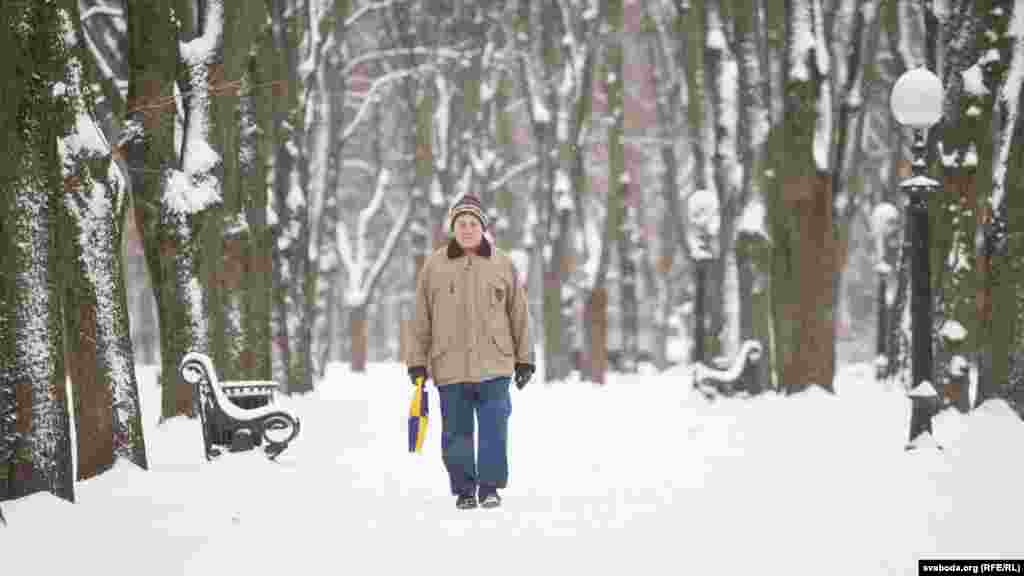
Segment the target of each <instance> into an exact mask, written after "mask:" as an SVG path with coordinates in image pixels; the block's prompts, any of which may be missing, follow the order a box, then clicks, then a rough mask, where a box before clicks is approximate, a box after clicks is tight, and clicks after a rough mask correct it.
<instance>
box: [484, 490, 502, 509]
mask: <svg viewBox="0 0 1024 576" xmlns="http://www.w3.org/2000/svg"><path fill="white" fill-rule="evenodd" d="M480 506H481V507H483V508H497V507H498V506H501V496H498V491H497V490H495V489H494V488H489V489H481V490H480Z"/></svg>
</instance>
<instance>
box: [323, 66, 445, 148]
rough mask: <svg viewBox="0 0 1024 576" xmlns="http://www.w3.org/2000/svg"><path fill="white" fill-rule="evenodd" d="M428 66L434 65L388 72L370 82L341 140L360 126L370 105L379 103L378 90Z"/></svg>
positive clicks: (344, 139)
mask: <svg viewBox="0 0 1024 576" xmlns="http://www.w3.org/2000/svg"><path fill="white" fill-rule="evenodd" d="M428 68H432V66H420V67H419V68H414V69H411V70H410V69H402V70H395V71H394V72H388V73H387V74H384V75H382V76H379V77H378V78H376V79H374V81H373V83H371V84H370V87H369V89H367V91H366V94H365V97H364V98H363V101H362V102H361V103H360V104H359V110H358V111H356V115H355V117H354V118H353V119H352V122H350V123H349V125H348V126H347V127H345V129H344V130H343V131H342V133H341V141H342V142H345V141H347V140H348V139H349V138H350V137H351V136H352V134H353V133H354V132H355V131H356V129H357V128H359V125H360V124H361V123H362V122H363V118H364V117H365V116H366V113H367V112H368V111H369V110H370V106H372V105H374V104H376V103H377V100H378V99H377V98H376V93H377V91H379V90H381V89H382V88H383V87H386V86H387V85H389V84H390V83H392V82H394V81H396V80H401V79H402V78H405V77H406V76H411V75H414V74H417V73H418V72H419V71H420V70H421V69H428Z"/></svg>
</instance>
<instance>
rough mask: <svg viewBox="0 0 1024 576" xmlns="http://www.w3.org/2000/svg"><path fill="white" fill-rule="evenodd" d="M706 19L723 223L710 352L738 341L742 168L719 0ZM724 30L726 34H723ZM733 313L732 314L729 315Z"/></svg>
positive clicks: (714, 164) (711, 298)
mask: <svg viewBox="0 0 1024 576" xmlns="http://www.w3.org/2000/svg"><path fill="white" fill-rule="evenodd" d="M704 17H705V22H706V27H705V28H706V35H705V50H704V70H705V73H706V75H707V78H708V82H707V97H708V101H709V104H710V105H709V107H708V113H709V115H710V120H711V121H710V122H709V124H710V125H711V126H713V127H714V128H713V130H712V131H711V132H710V133H709V135H708V139H707V149H708V150H710V151H711V158H710V160H711V164H710V167H711V175H712V178H711V180H710V181H711V182H713V183H714V186H713V187H712V189H713V190H715V192H716V193H717V195H718V202H719V206H720V207H721V223H722V226H721V228H720V231H719V234H718V238H717V242H716V244H717V245H718V248H717V250H716V251H715V252H716V254H715V256H716V258H714V259H713V260H712V261H711V278H710V280H711V287H710V288H711V289H710V290H708V291H707V292H706V295H707V298H708V300H707V305H708V307H707V310H708V312H709V316H708V320H709V323H710V328H711V329H710V331H709V333H708V340H709V344H710V348H709V350H708V352H709V354H710V356H709V358H708V359H710V358H712V357H714V355H716V354H720V353H723V352H728V351H729V350H728V348H732V347H736V348H737V349H738V341H737V335H736V332H735V329H733V330H728V327H729V326H730V324H732V323H730V322H729V321H728V320H729V319H728V318H727V316H731V317H732V320H734V321H735V320H738V318H737V314H736V312H737V310H730V308H731V307H733V306H734V305H735V304H736V301H737V300H738V294H737V286H736V284H735V282H730V281H728V280H732V279H733V274H731V272H734V271H735V268H734V266H735V264H736V261H735V259H734V258H733V240H734V238H733V231H734V230H735V220H736V217H737V215H738V213H739V208H740V206H741V204H742V202H743V198H742V194H743V181H742V177H743V167H742V165H741V163H740V156H739V150H738V147H739V142H738V136H739V121H740V116H739V113H740V109H739V102H738V97H739V89H738V85H737V76H738V63H737V61H736V57H735V54H734V53H733V51H732V50H731V47H730V43H729V36H730V35H731V34H732V32H731V31H730V30H727V25H726V23H725V22H723V18H722V15H721V13H720V8H719V3H718V1H717V0H709V1H707V2H705V7H704ZM727 33H728V34H727ZM730 312H731V314H730Z"/></svg>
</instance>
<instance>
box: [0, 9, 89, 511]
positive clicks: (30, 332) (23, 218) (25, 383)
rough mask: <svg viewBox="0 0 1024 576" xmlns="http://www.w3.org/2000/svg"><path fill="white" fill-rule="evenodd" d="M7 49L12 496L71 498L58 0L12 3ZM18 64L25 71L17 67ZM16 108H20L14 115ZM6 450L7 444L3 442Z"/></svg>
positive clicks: (65, 110)
mask: <svg viewBox="0 0 1024 576" xmlns="http://www.w3.org/2000/svg"><path fill="white" fill-rule="evenodd" d="M0 18H2V20H3V22H4V25H3V26H4V27H5V28H4V31H3V33H2V34H0V36H3V37H5V39H4V40H3V41H0V47H3V48H5V49H6V51H5V60H11V62H10V63H9V64H10V65H11V66H12V69H9V70H3V71H4V72H10V73H11V74H10V75H8V76H5V77H6V78H7V79H8V84H7V85H6V87H5V90H6V92H5V102H6V104H5V105H4V106H3V107H2V108H3V110H2V111H0V126H4V127H5V129H6V133H5V136H6V139H5V142H6V146H7V149H6V150H7V155H8V159H7V160H5V161H4V162H3V163H2V164H0V184H2V189H3V190H4V191H5V203H6V204H9V205H8V206H6V207H5V209H4V210H3V211H2V212H0V215H2V216H4V223H3V225H2V228H3V232H4V237H5V239H6V241H7V242H8V248H7V249H6V250H4V252H5V253H6V254H5V256H4V264H5V266H4V268H3V274H4V276H5V281H4V285H5V290H4V292H5V296H4V297H3V298H8V299H9V300H8V301H7V302H6V306H5V308H9V309H10V311H9V312H5V316H6V320H5V321H4V322H3V323H4V324H6V326H5V327H4V328H5V330H9V331H10V336H9V340H8V339H7V338H5V342H6V344H7V346H6V347H5V349H4V350H2V352H3V354H4V357H3V358H0V360H2V361H3V363H4V364H5V367H4V369H3V371H2V372H0V376H2V377H3V380H2V381H0V390H2V391H4V393H3V394H0V400H3V401H4V404H5V406H2V407H0V413H3V414H4V415H5V418H6V422H4V428H5V430H6V431H7V432H8V436H7V437H6V438H5V439H4V443H5V444H6V443H7V442H9V441H10V439H11V438H10V436H9V429H10V426H11V421H10V401H11V396H10V392H11V390H12V389H13V391H14V403H15V421H14V422H13V424H14V427H15V429H16V430H17V431H18V432H19V433H20V434H21V437H20V440H19V442H18V446H17V448H16V453H15V455H14V457H15V466H14V475H13V478H10V480H11V485H10V491H9V492H10V494H9V495H10V496H11V497H14V498H17V497H20V496H24V495H27V494H31V493H33V492H38V491H47V492H51V493H53V494H54V495H56V496H58V497H60V498H64V499H66V500H73V499H74V490H73V483H74V478H73V476H72V457H71V442H70V427H69V421H68V411H67V405H66V398H65V387H64V384H65V373H64V358H63V350H62V346H61V341H62V337H63V331H62V329H61V325H60V308H59V306H60V297H59V294H58V292H57V286H58V276H57V265H58V258H59V250H58V249H57V238H58V231H57V230H56V227H55V225H54V224H55V223H56V222H57V221H58V213H59V212H58V211H59V202H60V194H61V191H62V190H63V188H64V182H63V181H62V180H61V166H60V158H59V157H58V155H57V141H58V138H59V137H60V136H61V134H62V133H63V132H64V131H65V130H66V129H67V128H68V126H69V124H70V123H71V122H72V121H73V119H74V116H73V114H72V110H71V109H70V107H69V99H68V96H67V83H66V81H67V78H66V65H67V62H68V58H69V52H68V49H67V46H66V45H65V43H64V42H63V38H62V33H63V27H62V24H63V22H62V19H61V6H60V5H59V4H58V3H57V2H29V3H5V4H3V5H2V7H0ZM14 70H20V71H22V72H20V73H14ZM15 111H16V113H13V112H15ZM5 447H7V446H5Z"/></svg>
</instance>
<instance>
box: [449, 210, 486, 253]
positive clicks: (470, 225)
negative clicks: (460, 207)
mask: <svg viewBox="0 0 1024 576" xmlns="http://www.w3.org/2000/svg"><path fill="white" fill-rule="evenodd" d="M483 233H484V231H483V228H482V227H481V226H480V221H479V220H477V218H476V216H473V215H472V214H467V213H463V214H459V215H458V216H457V217H456V218H455V241H456V242H458V243H459V246H461V247H462V249H463V250H476V248H477V246H479V245H480V238H481V237H482V236H483Z"/></svg>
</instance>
